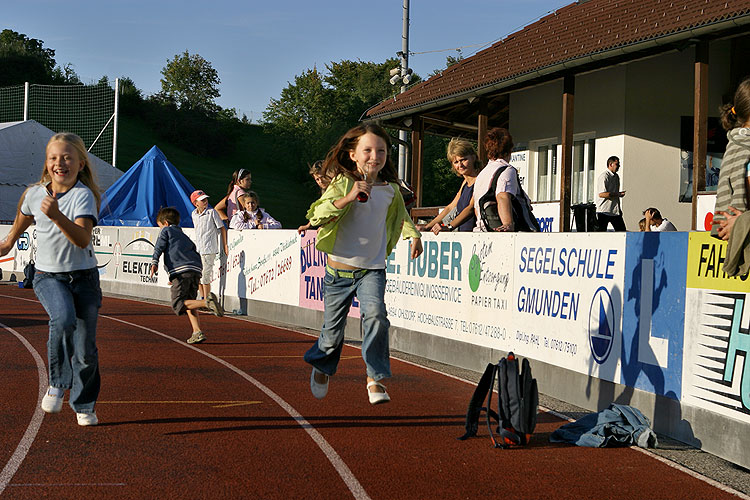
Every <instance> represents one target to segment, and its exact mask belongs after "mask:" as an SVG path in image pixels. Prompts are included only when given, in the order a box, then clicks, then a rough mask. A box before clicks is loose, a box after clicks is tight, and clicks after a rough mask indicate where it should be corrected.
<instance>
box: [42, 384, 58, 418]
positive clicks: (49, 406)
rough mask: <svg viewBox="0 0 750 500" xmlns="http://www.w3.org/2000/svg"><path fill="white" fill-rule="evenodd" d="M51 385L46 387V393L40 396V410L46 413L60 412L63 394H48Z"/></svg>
mask: <svg viewBox="0 0 750 500" xmlns="http://www.w3.org/2000/svg"><path fill="white" fill-rule="evenodd" d="M51 389H52V387H48V388H47V393H46V394H45V395H44V397H43V398H42V410H44V411H45V412H46V413H60V410H62V405H63V395H62V394H60V395H59V396H55V395H52V394H50V390H51Z"/></svg>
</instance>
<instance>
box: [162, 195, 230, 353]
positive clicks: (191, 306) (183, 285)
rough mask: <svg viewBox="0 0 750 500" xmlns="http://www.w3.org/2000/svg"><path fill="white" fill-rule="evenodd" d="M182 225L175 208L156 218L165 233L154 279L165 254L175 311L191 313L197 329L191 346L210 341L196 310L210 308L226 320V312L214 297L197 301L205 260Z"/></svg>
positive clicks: (190, 318)
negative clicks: (202, 261) (202, 259)
mask: <svg viewBox="0 0 750 500" xmlns="http://www.w3.org/2000/svg"><path fill="white" fill-rule="evenodd" d="M179 223H180V212H178V211H177V209H176V208H174V207H167V208H162V209H161V210H159V213H158V214H157V215H156V224H158V226H159V227H160V228H162V229H161V232H160V233H159V238H158V239H157V240H156V245H154V255H153V257H152V259H151V276H153V275H154V274H156V272H157V271H158V270H159V257H161V254H164V267H165V268H166V270H167V272H168V273H169V281H170V282H171V285H172V309H173V310H174V312H175V314H177V315H178V316H180V315H181V314H185V313H187V315H188V320H190V325H191V326H192V328H193V334H192V335H191V336H190V338H189V339H187V343H188V344H198V343H200V342H203V341H204V340H206V335H205V334H204V333H203V332H202V331H201V324H200V319H199V318H198V313H197V312H196V309H200V308H201V307H206V308H208V309H210V310H211V312H212V313H214V314H215V315H217V316H223V315H224V311H223V310H222V308H221V305H219V301H218V300H216V295H214V294H213V293H212V294H210V295H209V296H208V297H206V298H205V299H204V300H195V297H196V295H197V294H198V284H199V282H200V279H201V271H202V267H201V256H200V255H198V252H197V251H196V250H195V243H193V240H191V239H190V238H188V237H187V235H186V234H185V233H183V232H182V229H181V228H180V226H179Z"/></svg>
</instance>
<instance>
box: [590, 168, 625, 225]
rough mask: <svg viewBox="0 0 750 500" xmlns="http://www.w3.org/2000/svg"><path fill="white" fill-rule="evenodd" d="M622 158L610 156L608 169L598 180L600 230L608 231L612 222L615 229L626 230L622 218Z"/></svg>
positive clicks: (598, 222)
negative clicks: (620, 173) (619, 172)
mask: <svg viewBox="0 0 750 500" xmlns="http://www.w3.org/2000/svg"><path fill="white" fill-rule="evenodd" d="M618 170H620V159H619V158H618V157H616V156H610V157H609V158H608V159H607V169H606V170H605V171H604V172H602V174H601V175H600V176H599V179H598V180H597V182H596V187H597V191H598V192H599V205H598V206H597V209H596V222H597V225H598V227H599V231H606V230H607V226H609V224H612V227H613V228H614V230H615V231H625V230H626V229H625V221H624V220H623V219H622V207H621V206H620V198H622V197H623V196H625V191H620V176H619V175H618V174H617V171H618Z"/></svg>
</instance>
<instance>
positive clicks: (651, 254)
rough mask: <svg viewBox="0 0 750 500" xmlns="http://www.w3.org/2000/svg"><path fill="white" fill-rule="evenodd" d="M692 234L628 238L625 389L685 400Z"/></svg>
mask: <svg viewBox="0 0 750 500" xmlns="http://www.w3.org/2000/svg"><path fill="white" fill-rule="evenodd" d="M687 255H688V233H681V232H665V233H653V232H643V233H628V235H627V257H626V260H625V304H624V310H623V332H622V336H623V353H622V379H621V381H620V383H622V384H623V385H627V386H628V387H636V388H638V389H642V390H645V391H649V392H652V393H654V394H658V395H660V396H667V397H671V398H673V399H678V400H679V399H680V397H681V392H682V390H681V388H682V360H683V345H684V326H685V286H684V283H685V279H686V276H685V272H686V268H687Z"/></svg>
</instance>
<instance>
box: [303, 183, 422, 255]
mask: <svg viewBox="0 0 750 500" xmlns="http://www.w3.org/2000/svg"><path fill="white" fill-rule="evenodd" d="M389 184H390V186H391V187H392V188H393V193H394V196H393V200H392V201H391V204H390V205H389V206H388V213H387V214H386V217H385V224H386V237H387V238H388V241H387V242H386V257H387V256H388V255H390V253H391V251H393V249H394V248H395V247H396V244H397V243H398V238H399V235H403V237H404V239H407V238H420V237H421V236H422V235H421V234H420V232H419V231H418V230H417V227H416V226H415V225H414V222H412V220H411V217H409V214H408V213H407V212H406V207H405V206H404V198H403V197H402V196H401V191H400V190H399V187H398V184H396V183H395V182H389ZM353 186H354V180H352V179H351V178H350V177H348V176H346V175H343V174H340V175H337V176H336V177H335V178H334V179H333V181H331V184H330V185H329V186H328V189H326V190H325V192H324V193H323V195H322V196H321V197H320V198H319V199H318V200H316V201H315V202H313V204H312V205H310V209H309V210H308V211H307V218H308V219H309V220H310V223H311V224H312V225H313V226H320V228H319V229H318V238H317V239H318V241H317V243H316V244H315V248H317V249H318V250H320V251H321V252H325V253H331V252H332V251H333V245H334V243H335V242H336V234H337V232H338V229H339V221H340V220H341V218H342V217H345V216H346V214H347V213H348V212H349V210H350V209H351V203H350V204H348V205H347V206H345V207H344V208H336V206H335V205H334V204H333V202H334V201H336V200H338V199H341V198H343V197H344V196H346V195H347V194H348V193H349V191H351V189H352V187H353Z"/></svg>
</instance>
